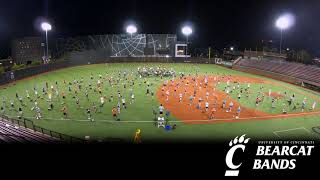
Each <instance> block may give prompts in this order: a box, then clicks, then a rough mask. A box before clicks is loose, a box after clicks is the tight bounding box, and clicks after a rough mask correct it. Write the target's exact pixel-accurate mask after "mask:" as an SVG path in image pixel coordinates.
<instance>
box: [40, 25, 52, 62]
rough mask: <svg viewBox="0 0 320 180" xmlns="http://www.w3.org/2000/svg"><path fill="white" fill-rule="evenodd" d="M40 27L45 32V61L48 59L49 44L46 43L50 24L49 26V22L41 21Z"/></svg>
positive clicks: (50, 27)
mask: <svg viewBox="0 0 320 180" xmlns="http://www.w3.org/2000/svg"><path fill="white" fill-rule="evenodd" d="M41 28H42V30H43V31H45V32H46V46H47V55H46V57H45V58H46V59H45V60H46V62H47V61H48V59H49V44H48V31H51V29H52V26H51V24H49V23H48V22H43V23H42V24H41Z"/></svg>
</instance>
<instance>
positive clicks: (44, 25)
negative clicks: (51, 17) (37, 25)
mask: <svg viewBox="0 0 320 180" xmlns="http://www.w3.org/2000/svg"><path fill="white" fill-rule="evenodd" d="M41 28H42V30H44V31H51V29H52V26H51V24H49V23H47V22H44V23H42V24H41Z"/></svg>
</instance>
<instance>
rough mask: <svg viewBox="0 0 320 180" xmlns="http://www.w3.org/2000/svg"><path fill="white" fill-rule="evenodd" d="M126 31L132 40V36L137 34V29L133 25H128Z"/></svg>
mask: <svg viewBox="0 0 320 180" xmlns="http://www.w3.org/2000/svg"><path fill="white" fill-rule="evenodd" d="M126 31H127V33H128V34H130V35H131V38H132V34H134V33H137V31H138V28H137V27H136V26H135V25H129V26H127V29H126Z"/></svg>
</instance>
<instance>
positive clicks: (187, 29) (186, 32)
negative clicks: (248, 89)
mask: <svg viewBox="0 0 320 180" xmlns="http://www.w3.org/2000/svg"><path fill="white" fill-rule="evenodd" d="M182 33H183V34H184V35H186V36H189V35H190V34H192V28H191V27H189V26H185V27H183V28H182Z"/></svg>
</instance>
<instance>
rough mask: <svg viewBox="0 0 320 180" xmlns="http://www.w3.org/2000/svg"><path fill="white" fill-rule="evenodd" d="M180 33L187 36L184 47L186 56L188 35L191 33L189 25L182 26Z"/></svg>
mask: <svg viewBox="0 0 320 180" xmlns="http://www.w3.org/2000/svg"><path fill="white" fill-rule="evenodd" d="M181 31H182V34H183V35H185V36H186V37H187V46H186V49H185V53H186V57H187V56H188V52H187V51H188V43H189V36H190V35H191V34H192V28H191V27H190V26H184V27H182V30H181Z"/></svg>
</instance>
